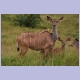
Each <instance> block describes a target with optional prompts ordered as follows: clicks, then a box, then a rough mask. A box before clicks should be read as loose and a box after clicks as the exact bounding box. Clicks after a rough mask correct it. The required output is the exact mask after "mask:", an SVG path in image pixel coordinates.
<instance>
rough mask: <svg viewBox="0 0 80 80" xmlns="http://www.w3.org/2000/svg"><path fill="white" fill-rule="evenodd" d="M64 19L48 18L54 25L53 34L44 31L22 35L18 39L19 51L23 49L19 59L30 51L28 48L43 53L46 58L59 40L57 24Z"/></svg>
mask: <svg viewBox="0 0 80 80" xmlns="http://www.w3.org/2000/svg"><path fill="white" fill-rule="evenodd" d="M62 19H63V17H62V18H60V19H58V20H52V18H50V17H49V16H47V20H48V21H50V22H52V25H53V31H52V33H49V32H48V31H42V32H40V33H32V32H26V33H22V34H21V35H20V36H19V37H18V38H17V39H16V42H17V50H18V51H19V50H20V48H21V52H20V54H19V58H22V56H23V55H24V54H25V53H26V52H27V51H28V48H30V49H33V50H36V51H41V52H43V53H44V56H46V55H47V53H48V52H47V50H50V49H51V48H52V46H54V44H55V41H56V40H57V37H58V34H57V24H58V22H59V21H60V20H62ZM43 53H42V54H43Z"/></svg>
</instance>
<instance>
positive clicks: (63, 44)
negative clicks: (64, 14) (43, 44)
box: [58, 37, 71, 47]
mask: <svg viewBox="0 0 80 80" xmlns="http://www.w3.org/2000/svg"><path fill="white" fill-rule="evenodd" d="M58 40H59V41H61V43H62V47H65V45H66V42H67V41H70V40H71V38H67V39H66V40H62V39H61V38H60V37H58Z"/></svg>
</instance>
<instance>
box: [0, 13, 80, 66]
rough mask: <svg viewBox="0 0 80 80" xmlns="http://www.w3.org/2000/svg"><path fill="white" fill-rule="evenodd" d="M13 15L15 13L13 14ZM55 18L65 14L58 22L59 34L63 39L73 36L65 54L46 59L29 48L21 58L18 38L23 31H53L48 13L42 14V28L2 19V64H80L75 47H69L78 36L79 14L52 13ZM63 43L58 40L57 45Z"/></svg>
mask: <svg viewBox="0 0 80 80" xmlns="http://www.w3.org/2000/svg"><path fill="white" fill-rule="evenodd" d="M12 16H13V15H12ZM50 16H51V17H52V18H53V19H58V18H60V17H62V16H64V19H63V20H62V21H61V22H60V23H59V24H58V35H59V36H60V37H61V38H62V39H66V38H67V37H71V41H69V42H67V45H66V50H65V53H64V56H63V53H61V54H59V55H56V56H55V55H53V57H52V58H51V57H50V56H49V57H48V58H46V60H44V59H41V55H40V52H39V51H34V50H31V49H29V50H28V52H27V53H26V54H25V56H24V57H23V58H22V59H21V60H19V59H18V54H19V52H17V50H16V38H17V37H18V36H19V35H20V34H21V33H23V32H30V31H32V32H41V31H42V30H45V29H46V30H49V31H50V32H51V29H52V25H51V23H50V22H48V21H47V20H46V15H41V19H42V20H43V21H41V22H40V26H41V28H35V29H31V28H26V27H19V26H14V25H13V22H10V21H2V22H1V26H2V27H1V29H2V33H1V34H2V36H1V39H2V40H1V44H2V45H1V46H2V47H1V48H2V54H1V57H2V58H1V65H2V66H78V65H79V56H78V53H77V51H76V50H75V48H74V47H73V48H71V47H68V44H70V43H72V41H73V40H74V39H75V38H77V37H78V32H79V31H78V26H79V25H78V24H79V20H78V19H79V15H77V14H76V15H74V14H72V15H69V14H68V15H67V14H66V15H64V14H60V15H58V14H57V15H50ZM60 46H61V43H60V42H59V41H56V44H55V47H60Z"/></svg>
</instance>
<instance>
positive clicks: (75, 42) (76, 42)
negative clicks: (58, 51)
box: [69, 38, 79, 50]
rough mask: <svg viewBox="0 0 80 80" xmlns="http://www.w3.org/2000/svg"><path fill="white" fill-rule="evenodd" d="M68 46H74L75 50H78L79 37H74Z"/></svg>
mask: <svg viewBox="0 0 80 80" xmlns="http://www.w3.org/2000/svg"><path fill="white" fill-rule="evenodd" d="M69 46H71V47H73V46H74V47H76V49H77V50H79V39H78V38H76V39H75V40H74V41H73V42H72V44H70V45H69Z"/></svg>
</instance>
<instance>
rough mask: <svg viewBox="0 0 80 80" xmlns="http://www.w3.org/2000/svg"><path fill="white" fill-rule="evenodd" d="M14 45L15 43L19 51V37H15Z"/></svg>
mask: <svg viewBox="0 0 80 80" xmlns="http://www.w3.org/2000/svg"><path fill="white" fill-rule="evenodd" d="M16 45H17V51H20V47H19V39H18V38H17V39H16Z"/></svg>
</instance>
